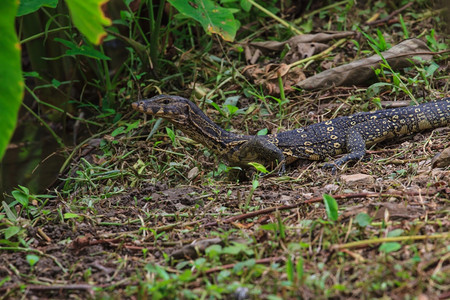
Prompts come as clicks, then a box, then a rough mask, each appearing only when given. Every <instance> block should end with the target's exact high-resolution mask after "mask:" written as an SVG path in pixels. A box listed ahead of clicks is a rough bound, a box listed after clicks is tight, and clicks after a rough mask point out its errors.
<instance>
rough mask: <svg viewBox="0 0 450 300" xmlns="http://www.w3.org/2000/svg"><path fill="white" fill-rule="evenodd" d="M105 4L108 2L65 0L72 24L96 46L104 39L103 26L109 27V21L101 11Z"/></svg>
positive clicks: (98, 0) (106, 0)
mask: <svg viewBox="0 0 450 300" xmlns="http://www.w3.org/2000/svg"><path fill="white" fill-rule="evenodd" d="M106 2H108V0H66V3H67V6H68V7H69V10H70V14H71V15H72V21H73V24H75V26H76V27H77V28H78V30H80V32H81V33H82V34H84V35H85V36H86V38H87V39H88V40H89V41H90V42H91V43H94V44H96V45H98V44H100V43H101V41H102V40H103V38H104V37H106V32H105V31H104V30H103V26H109V25H111V20H110V19H109V18H107V17H106V16H105V14H104V13H103V11H102V9H101V7H102V5H104V4H105V3H106Z"/></svg>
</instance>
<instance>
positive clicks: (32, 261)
mask: <svg viewBox="0 0 450 300" xmlns="http://www.w3.org/2000/svg"><path fill="white" fill-rule="evenodd" d="M38 261H39V256H37V255H36V254H28V255H27V262H28V263H29V264H30V266H31V267H33V266H34V265H35V264H36V263H37V262H38Z"/></svg>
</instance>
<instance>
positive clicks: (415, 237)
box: [332, 232, 450, 250]
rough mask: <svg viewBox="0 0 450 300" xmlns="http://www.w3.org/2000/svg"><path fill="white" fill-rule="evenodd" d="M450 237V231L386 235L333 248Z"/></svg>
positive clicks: (333, 247)
mask: <svg viewBox="0 0 450 300" xmlns="http://www.w3.org/2000/svg"><path fill="white" fill-rule="evenodd" d="M448 238H450V232H447V233H442V234H434V235H411V236H395V237H385V238H377V239H370V240H363V241H356V242H351V243H347V244H338V245H333V246H332V249H336V250H340V249H349V248H355V247H365V246H369V245H373V244H381V243H385V242H401V241H417V240H430V239H448Z"/></svg>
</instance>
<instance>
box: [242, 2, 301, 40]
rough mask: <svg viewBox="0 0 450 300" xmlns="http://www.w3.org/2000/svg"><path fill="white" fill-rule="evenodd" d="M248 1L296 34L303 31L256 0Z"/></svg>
mask: <svg viewBox="0 0 450 300" xmlns="http://www.w3.org/2000/svg"><path fill="white" fill-rule="evenodd" d="M247 1H248V2H250V3H251V4H252V5H253V6H254V7H256V8H257V9H259V10H260V11H262V12H263V13H265V14H266V15H268V16H269V17H271V18H272V19H274V20H276V21H277V22H278V23H280V24H281V25H283V26H284V27H286V28H288V29H290V30H292V31H293V32H294V33H295V34H302V32H301V31H300V30H298V29H297V28H295V27H294V26H293V25H291V24H289V23H288V22H286V21H285V20H283V19H281V18H280V17H278V16H276V15H274V14H273V13H271V12H270V11H269V10H267V9H265V8H264V7H262V6H261V5H259V4H258V3H256V2H255V1H253V0H247Z"/></svg>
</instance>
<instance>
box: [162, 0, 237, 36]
mask: <svg viewBox="0 0 450 300" xmlns="http://www.w3.org/2000/svg"><path fill="white" fill-rule="evenodd" d="M168 1H169V2H170V4H172V5H173V6H174V7H175V8H176V9H177V10H178V11H179V12H180V13H182V14H184V15H186V16H188V17H190V18H192V19H194V20H196V21H198V22H200V24H202V26H203V29H205V31H206V32H207V33H209V34H211V33H216V34H218V35H220V36H221V37H222V38H223V39H224V40H225V41H230V42H231V41H233V40H234V37H235V36H236V31H237V30H238V28H239V22H238V21H236V20H235V19H234V17H233V14H232V13H231V11H230V10H228V9H226V8H223V7H221V6H219V5H218V4H217V3H214V2H213V1H211V0H189V1H188V0H168Z"/></svg>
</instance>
